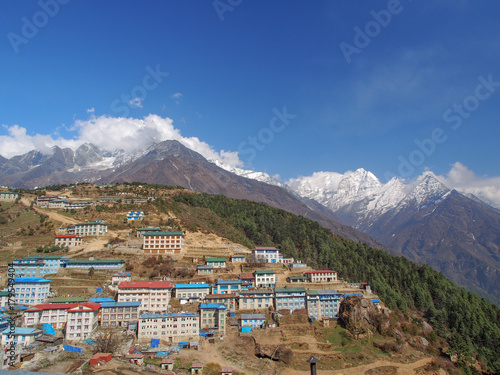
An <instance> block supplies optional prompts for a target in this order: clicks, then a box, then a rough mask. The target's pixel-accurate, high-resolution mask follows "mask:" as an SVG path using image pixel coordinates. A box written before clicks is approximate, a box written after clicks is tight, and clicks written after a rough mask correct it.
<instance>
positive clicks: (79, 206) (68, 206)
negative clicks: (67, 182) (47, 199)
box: [64, 202, 94, 210]
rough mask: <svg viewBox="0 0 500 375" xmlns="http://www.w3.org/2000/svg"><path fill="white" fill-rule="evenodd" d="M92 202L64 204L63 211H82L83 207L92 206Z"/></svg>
mask: <svg viewBox="0 0 500 375" xmlns="http://www.w3.org/2000/svg"><path fill="white" fill-rule="evenodd" d="M93 204H94V202H66V204H65V205H64V209H66V210H83V209H84V208H85V207H88V206H92V205H93Z"/></svg>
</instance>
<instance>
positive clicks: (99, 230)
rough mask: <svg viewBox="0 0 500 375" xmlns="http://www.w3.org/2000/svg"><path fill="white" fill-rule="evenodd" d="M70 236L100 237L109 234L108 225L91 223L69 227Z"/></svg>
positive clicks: (96, 222)
mask: <svg viewBox="0 0 500 375" xmlns="http://www.w3.org/2000/svg"><path fill="white" fill-rule="evenodd" d="M68 233H69V234H78V235H80V236H100V235H103V234H105V233H108V224H104V223H101V222H98V221H95V222H91V223H78V224H74V225H70V226H68Z"/></svg>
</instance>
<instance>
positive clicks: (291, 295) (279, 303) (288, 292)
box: [274, 287, 306, 312]
mask: <svg viewBox="0 0 500 375" xmlns="http://www.w3.org/2000/svg"><path fill="white" fill-rule="evenodd" d="M274 303H275V306H276V310H282V309H288V310H291V311H292V312H293V310H298V309H305V308H306V289H305V288H303V287H284V288H275V289H274Z"/></svg>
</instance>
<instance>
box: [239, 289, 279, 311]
mask: <svg viewBox="0 0 500 375" xmlns="http://www.w3.org/2000/svg"><path fill="white" fill-rule="evenodd" d="M238 301H239V309H240V310H261V309H269V307H270V306H274V290H273V289H271V288H268V289H266V288H260V289H249V290H245V291H243V292H241V293H240V295H239V299H238Z"/></svg>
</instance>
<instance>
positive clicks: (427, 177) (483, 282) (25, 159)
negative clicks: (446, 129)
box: [0, 141, 500, 304]
mask: <svg viewBox="0 0 500 375" xmlns="http://www.w3.org/2000/svg"><path fill="white" fill-rule="evenodd" d="M133 181H139V182H147V183H156V184H165V185H180V186H183V187H185V188H186V189H190V190H193V191H198V192H206V193H211V194H224V195H226V196H228V197H231V198H238V199H248V200H253V201H257V202H262V203H266V204H269V205H271V206H274V207H278V208H282V209H285V210H287V211H290V212H293V213H295V214H299V215H302V216H304V217H308V218H310V219H313V220H315V221H317V222H319V223H320V224H321V225H323V226H325V227H327V228H328V229H330V230H332V231H333V232H334V233H336V234H338V235H340V236H343V237H346V238H349V239H352V240H355V241H360V242H364V243H367V244H368V245H370V246H372V247H379V248H383V249H385V250H387V251H388V252H390V253H391V254H393V255H404V256H406V257H408V258H410V259H412V260H413V261H415V262H417V263H426V264H429V265H431V266H432V267H433V268H435V269H437V270H439V271H441V272H443V274H444V275H446V276H447V277H448V278H450V279H451V280H453V281H455V282H456V283H458V284H459V285H463V286H465V287H467V288H469V289H471V290H473V291H475V292H477V293H478V294H480V295H482V296H485V297H487V298H489V299H490V300H492V301H493V302H495V303H497V304H499V303H500V288H499V287H500V211H499V210H497V209H495V208H493V207H491V206H490V205H488V204H486V203H485V202H484V201H481V200H480V199H478V198H476V197H475V196H472V195H468V194H463V193H460V192H458V191H456V190H453V189H449V188H448V187H446V186H445V185H444V184H443V183H442V182H440V181H439V179H438V178H437V177H436V176H435V175H434V174H433V173H432V172H427V173H425V174H424V175H423V176H421V177H420V178H419V179H418V180H416V181H414V182H412V183H410V184H405V183H403V182H402V181H400V180H398V179H397V178H393V179H392V180H390V181H389V182H387V183H385V184H383V183H381V182H380V181H379V180H378V179H377V177H376V176H375V175H373V174H372V173H371V172H368V171H365V170H364V169H358V170H356V171H354V172H349V173H346V174H343V175H342V174H339V173H333V172H318V173H316V174H315V175H314V177H300V178H297V179H294V180H290V181H288V182H287V184H283V183H280V182H278V181H275V180H274V179H273V178H271V177H270V176H269V175H267V174H266V173H262V172H255V171H248V170H244V169H241V168H235V167H229V166H227V165H224V164H222V163H221V162H219V161H216V160H210V161H209V160H207V159H205V158H204V157H203V156H201V155H200V154H198V153H197V152H194V151H192V150H190V149H188V148H187V147H185V146H184V145H182V144H181V143H179V142H178V141H163V142H161V143H156V144H152V145H150V146H149V147H147V148H145V149H142V150H140V151H138V152H135V153H132V154H126V153H124V152H123V151H122V150H116V151H112V152H110V151H104V150H101V149H99V148H98V147H96V146H94V145H92V144H83V145H81V146H80V147H79V148H77V149H76V150H72V149H69V148H64V149H63V148H59V147H57V146H55V147H53V148H52V150H51V152H41V151H39V150H32V151H30V152H28V153H26V154H24V155H19V156H15V157H12V158H11V159H5V158H3V157H0V184H4V185H9V186H15V187H19V188H34V187H43V186H48V185H56V184H69V183H74V182H93V183H98V184H108V183H115V182H133Z"/></svg>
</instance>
